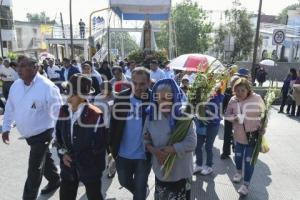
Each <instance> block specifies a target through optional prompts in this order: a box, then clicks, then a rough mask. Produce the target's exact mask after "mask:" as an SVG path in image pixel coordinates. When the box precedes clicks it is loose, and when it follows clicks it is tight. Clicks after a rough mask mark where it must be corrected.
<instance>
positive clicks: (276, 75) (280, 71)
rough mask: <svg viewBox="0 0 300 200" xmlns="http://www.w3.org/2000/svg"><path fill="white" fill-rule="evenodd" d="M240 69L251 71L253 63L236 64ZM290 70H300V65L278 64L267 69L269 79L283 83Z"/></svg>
mask: <svg viewBox="0 0 300 200" xmlns="http://www.w3.org/2000/svg"><path fill="white" fill-rule="evenodd" d="M236 64H237V65H238V66H239V67H244V68H247V69H249V70H250V69H251V66H252V63H251V62H236ZM290 68H295V69H297V70H300V63H277V66H276V67H265V69H266V71H267V72H268V79H273V80H277V81H283V80H284V79H285V78H286V76H287V74H288V73H289V70H290Z"/></svg>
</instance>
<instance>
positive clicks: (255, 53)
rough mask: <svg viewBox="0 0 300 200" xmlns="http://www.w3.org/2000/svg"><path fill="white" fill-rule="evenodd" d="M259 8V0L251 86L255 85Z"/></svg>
mask: <svg viewBox="0 0 300 200" xmlns="http://www.w3.org/2000/svg"><path fill="white" fill-rule="evenodd" d="M261 7H262V0H259V8H258V15H257V24H256V34H255V40H254V50H253V61H252V68H251V78H252V80H251V81H252V84H253V85H254V84H255V67H256V57H257V47H258V39H259V29H260V18H261Z"/></svg>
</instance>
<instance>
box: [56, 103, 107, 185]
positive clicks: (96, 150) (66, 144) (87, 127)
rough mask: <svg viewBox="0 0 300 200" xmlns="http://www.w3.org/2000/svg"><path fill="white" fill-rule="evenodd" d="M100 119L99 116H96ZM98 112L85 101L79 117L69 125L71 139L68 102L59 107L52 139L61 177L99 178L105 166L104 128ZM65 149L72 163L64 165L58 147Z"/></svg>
mask: <svg viewBox="0 0 300 200" xmlns="http://www.w3.org/2000/svg"><path fill="white" fill-rule="evenodd" d="M99 119H100V120H99ZM101 123H103V118H102V112H101V111H100V109H98V108H97V107H95V106H93V105H90V104H88V105H86V106H85V107H84V109H83V111H82V114H81V116H80V118H79V119H78V120H77V121H76V122H75V123H74V125H73V143H72V142H71V119H70V113H69V110H68V106H67V105H64V106H62V107H61V109H60V114H59V119H58V121H57V123H56V140H57V148H58V153H59V157H60V160H61V162H60V167H61V177H62V179H65V180H70V181H71V180H77V179H79V180H80V181H82V182H83V183H85V182H90V181H95V180H99V179H100V178H101V175H102V171H103V170H104V169H105V149H106V148H105V128H104V127H102V126H99V127H98V128H96V124H101ZM61 150H66V151H67V152H68V153H67V154H69V155H70V156H71V158H72V167H71V168H69V167H67V166H65V165H64V163H63V161H62V153H61V152H62V151H61Z"/></svg>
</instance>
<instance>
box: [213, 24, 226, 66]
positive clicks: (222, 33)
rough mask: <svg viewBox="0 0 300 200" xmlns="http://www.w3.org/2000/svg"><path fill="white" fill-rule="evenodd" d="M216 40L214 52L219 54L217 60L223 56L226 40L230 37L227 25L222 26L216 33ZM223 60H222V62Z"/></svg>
mask: <svg viewBox="0 0 300 200" xmlns="http://www.w3.org/2000/svg"><path fill="white" fill-rule="evenodd" d="M215 33H216V34H215V39H214V51H215V52H217V58H219V55H220V54H221V55H223V52H224V50H225V44H224V41H225V38H226V36H227V35H228V29H227V28H226V26H225V25H222V24H221V25H220V26H219V28H218V29H217V30H216V31H215ZM222 58H223V56H222ZM222 58H221V60H222Z"/></svg>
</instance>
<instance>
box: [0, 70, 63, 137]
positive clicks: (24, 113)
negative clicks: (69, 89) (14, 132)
mask: <svg viewBox="0 0 300 200" xmlns="http://www.w3.org/2000/svg"><path fill="white" fill-rule="evenodd" d="M61 105H62V98H61V96H60V93H59V89H58V88H57V87H56V86H55V85H54V83H52V82H51V81H50V80H49V79H47V78H45V77H43V76H41V75H40V74H39V73H37V74H36V76H35V77H34V79H33V81H32V83H31V84H30V85H29V86H27V85H25V84H24V81H23V80H22V79H18V80H17V81H15V82H14V84H13V85H12V86H11V88H10V92H9V96H8V100H7V103H6V106H5V113H4V119H3V128H2V130H3V132H6V131H10V130H11V124H12V123H13V121H15V122H16V127H17V129H18V131H19V132H20V134H21V135H22V136H23V137H24V138H29V137H32V136H35V135H38V134H40V133H42V132H43V131H45V130H47V129H49V128H54V127H55V123H56V120H57V117H58V114H59V109H60V107H61Z"/></svg>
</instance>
